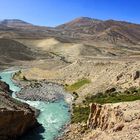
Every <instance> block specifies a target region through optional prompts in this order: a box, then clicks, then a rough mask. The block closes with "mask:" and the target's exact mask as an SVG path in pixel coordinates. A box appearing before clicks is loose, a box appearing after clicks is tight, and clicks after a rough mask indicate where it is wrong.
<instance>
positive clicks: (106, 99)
mask: <svg viewBox="0 0 140 140" xmlns="http://www.w3.org/2000/svg"><path fill="white" fill-rule="evenodd" d="M135 100H140V89H137V88H133V87H132V88H130V89H128V90H126V91H124V92H115V91H114V92H108V93H97V94H96V95H93V96H88V97H86V98H85V100H84V101H83V104H82V105H79V106H75V105H73V115H72V123H78V122H80V123H81V122H86V121H87V119H88V116H89V113H90V112H89V104H90V103H99V104H106V103H118V102H128V101H135Z"/></svg>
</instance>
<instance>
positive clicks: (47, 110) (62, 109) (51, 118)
mask: <svg viewBox="0 0 140 140" xmlns="http://www.w3.org/2000/svg"><path fill="white" fill-rule="evenodd" d="M13 72H14V71H4V72H3V77H5V81H6V82H7V83H8V84H9V86H10V88H11V89H12V90H13V91H14V92H17V93H16V94H18V92H19V91H20V90H21V89H20V88H19V87H18V86H17V85H20V87H22V86H21V84H19V83H18V84H17V82H16V84H15V83H13V80H12V75H13ZM22 88H23V87H22ZM13 97H14V98H15V97H16V96H15V95H14V96H13ZM16 99H17V98H16ZM21 101H24V102H25V103H27V104H29V105H30V106H32V107H34V108H36V109H38V110H40V114H39V116H38V117H37V120H38V122H39V123H40V124H41V126H42V127H37V128H36V130H35V131H29V132H30V133H28V134H26V135H24V136H23V137H22V138H21V140H30V139H34V140H39V139H40V138H41V139H43V140H54V139H55V138H56V137H57V136H58V135H59V134H60V133H61V132H62V127H63V126H64V125H65V124H68V123H69V121H70V112H69V110H70V109H69V106H68V103H66V102H65V100H56V101H54V102H47V101H29V100H27V101H25V100H21ZM42 128H43V129H42Z"/></svg>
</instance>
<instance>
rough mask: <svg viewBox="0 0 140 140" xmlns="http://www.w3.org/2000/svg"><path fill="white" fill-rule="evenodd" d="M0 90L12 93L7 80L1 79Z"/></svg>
mask: <svg viewBox="0 0 140 140" xmlns="http://www.w3.org/2000/svg"><path fill="white" fill-rule="evenodd" d="M0 90H1V91H3V92H5V93H9V94H10V93H12V91H11V90H10V87H9V85H8V84H6V83H5V82H3V81H0Z"/></svg>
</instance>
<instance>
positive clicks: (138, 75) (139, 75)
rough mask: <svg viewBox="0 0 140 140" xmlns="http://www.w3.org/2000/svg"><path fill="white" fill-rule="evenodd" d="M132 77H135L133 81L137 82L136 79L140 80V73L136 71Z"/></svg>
mask: <svg viewBox="0 0 140 140" xmlns="http://www.w3.org/2000/svg"><path fill="white" fill-rule="evenodd" d="M132 77H133V80H136V79H138V78H140V71H135V72H134V73H133V74H132Z"/></svg>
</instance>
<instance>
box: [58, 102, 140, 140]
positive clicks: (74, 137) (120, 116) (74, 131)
mask: <svg viewBox="0 0 140 140" xmlns="http://www.w3.org/2000/svg"><path fill="white" fill-rule="evenodd" d="M85 125H86V124H84V123H73V124H71V125H70V126H69V127H68V129H67V131H65V133H64V135H63V137H62V138H60V140H140V101H139V100H138V101H133V102H122V103H115V104H105V105H99V104H90V115H89V119H88V123H87V126H88V128H87V127H86V126H85Z"/></svg>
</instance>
